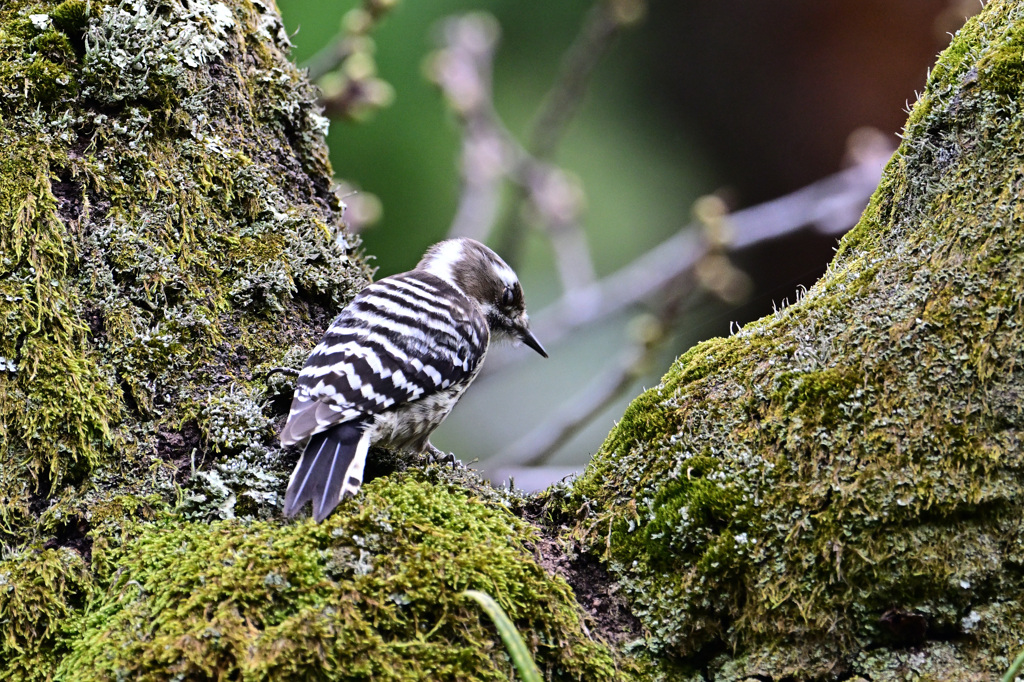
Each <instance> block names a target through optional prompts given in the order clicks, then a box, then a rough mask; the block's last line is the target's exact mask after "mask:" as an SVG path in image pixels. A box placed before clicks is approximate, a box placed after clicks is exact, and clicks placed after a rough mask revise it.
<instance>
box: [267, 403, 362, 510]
mask: <svg viewBox="0 0 1024 682" xmlns="http://www.w3.org/2000/svg"><path fill="white" fill-rule="evenodd" d="M369 449H370V438H369V435H368V434H367V433H366V424H363V423H355V424H352V423H346V424H338V425H337V426H335V427H333V428H330V429H328V430H326V431H321V432H320V433H315V434H313V435H312V436H310V438H309V442H308V443H306V449H305V450H303V451H302V457H301V458H300V459H299V463H298V464H297V465H296V466H295V471H294V472H293V473H292V477H291V479H289V481H288V492H287V493H285V496H284V515H285V516H295V514H296V512H298V511H299V509H301V508H302V505H304V504H305V503H306V500H312V502H313V518H315V519H316V522H317V523H320V522H321V521H323V520H324V519H326V518H327V515H328V514H330V513H331V512H332V511H333V510H334V508H335V507H337V506H338V503H339V502H341V498H342V497H344V496H345V494H349V495H355V494H356V493H357V492H359V486H361V485H362V483H363V465H364V464H366V452H367V450H369Z"/></svg>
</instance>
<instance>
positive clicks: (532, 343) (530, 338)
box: [517, 325, 548, 357]
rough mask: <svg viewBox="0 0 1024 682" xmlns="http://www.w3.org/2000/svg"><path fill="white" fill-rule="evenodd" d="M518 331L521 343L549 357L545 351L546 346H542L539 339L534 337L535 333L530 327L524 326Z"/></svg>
mask: <svg viewBox="0 0 1024 682" xmlns="http://www.w3.org/2000/svg"><path fill="white" fill-rule="evenodd" d="M517 331H518V332H519V340H520V341H522V342H523V343H525V344H526V345H527V346H529V347H530V348H532V349H534V350H535V351H537V352H538V353H540V354H541V355H543V356H544V357H547V356H548V352H547V351H546V350H544V346H542V345H540V341H538V340H537V337H536V336H534V335H533V332H531V331H530V328H529V327H527V326H526V325H523V326H522V327H520V328H519V329H518V330H517Z"/></svg>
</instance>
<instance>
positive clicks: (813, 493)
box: [0, 0, 1024, 680]
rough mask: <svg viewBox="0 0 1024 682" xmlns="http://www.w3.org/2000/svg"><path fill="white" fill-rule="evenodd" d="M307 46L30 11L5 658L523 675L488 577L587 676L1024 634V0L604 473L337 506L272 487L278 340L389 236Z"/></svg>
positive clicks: (985, 35)
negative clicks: (328, 120) (864, 201)
mask: <svg viewBox="0 0 1024 682" xmlns="http://www.w3.org/2000/svg"><path fill="white" fill-rule="evenodd" d="M286 54H287V40H286V38H285V37H284V35H283V32H282V28H281V24H280V20H279V18H278V16H277V14H276V8H275V7H274V6H273V3H272V2H270V1H269V0H221V1H219V2H214V1H210V0H187V1H186V0H125V1H123V2H101V1H99V0H91V1H89V2H87V1H86V0H67V1H66V2H62V3H57V2H55V1H49V2H48V1H45V0H36V1H30V0H16V1H13V2H5V3H3V4H2V5H0V144H2V149H0V678H2V679H13V680H48V679H61V680H105V679H140V678H141V679H172V678H173V679H213V678H216V679H241V678H245V679H288V678H292V679H424V680H432V679H467V680H477V679H480V680H488V679H491V680H505V679H508V678H509V676H510V674H511V667H510V664H509V662H508V659H507V657H506V655H505V653H504V651H503V649H502V647H501V645H500V640H499V639H498V637H497V635H496V633H495V631H494V629H493V627H492V626H491V624H490V623H489V622H488V621H487V620H486V618H485V617H483V616H482V614H481V613H480V612H479V611H478V610H477V608H476V607H475V605H474V604H473V603H472V602H469V601H466V600H464V599H462V598H461V597H460V593H461V592H462V591H463V590H465V589H469V588H472V589H478V590H481V591H484V592H487V593H489V594H490V595H492V596H493V597H495V599H497V601H498V602H499V603H500V604H501V605H502V606H503V607H504V608H505V610H506V611H507V612H508V613H509V615H510V616H511V617H512V619H513V621H514V622H515V624H516V625H517V627H518V628H519V629H520V631H521V632H522V633H523V634H524V635H525V637H526V640H527V643H528V645H529V646H530V648H531V650H532V651H533V652H534V654H535V656H536V658H537V659H538V662H539V663H540V666H541V668H542V669H543V670H544V672H545V674H546V676H547V677H548V678H550V679H559V680H570V679H572V680H608V679H657V678H660V679H669V680H675V679H688V678H690V679H695V680H696V679H716V680H727V679H743V678H746V677H748V676H759V677H758V678H757V679H774V680H780V679H787V678H796V679H822V680H825V679H855V678H864V679H871V680H882V679H908V678H914V677H920V678H923V679H958V680H959V679H971V678H976V679H991V678H992V677H993V676H995V675H997V674H999V673H1001V672H1002V671H1003V670H1005V668H1006V666H1007V665H1008V664H1009V661H1010V659H1011V658H1012V657H1013V656H1014V655H1015V654H1016V653H1017V652H1018V651H1020V650H1021V649H1024V451H1022V444H1021V429H1022V426H1024V405H1022V400H1024V389H1022V386H1024V377H1022V372H1024V369H1022V368H1024V309H1022V305H1021V294H1022V291H1024V247H1022V246H1021V244H1024V202H1022V200H1021V192H1022V190H1024V151H1022V150H1024V113H1021V111H1020V103H1021V101H1022V100H1024V7H1022V6H1021V5H1020V4H1019V3H1014V2H1009V1H1006V0H1003V1H996V2H992V3H990V4H989V5H988V6H987V7H986V8H985V10H984V11H983V12H982V14H981V15H979V16H978V17H976V18H974V19H972V20H971V21H970V22H969V23H968V25H967V26H966V27H965V28H964V29H963V30H962V31H961V32H960V33H959V34H958V36H957V38H956V39H955V40H954V43H953V45H952V46H951V48H950V49H949V50H947V51H946V52H945V53H944V54H943V56H942V57H941V58H940V61H939V64H938V66H937V67H936V68H935V69H934V71H933V73H932V75H931V78H930V80H929V83H928V87H927V89H926V92H925V94H924V95H923V96H922V99H921V101H920V102H918V104H917V105H916V107H915V109H914V110H913V113H912V115H911V119H910V122H909V123H908V126H907V130H906V134H905V137H904V143H903V145H902V146H901V147H900V149H899V151H898V152H897V153H896V155H895V156H894V159H893V161H892V163H891V164H890V165H889V168H888V170H887V172H886V174H885V177H884V179H883V182H882V185H881V187H880V188H879V191H878V193H877V194H876V196H875V198H874V200H873V201H872V203H871V206H870V207H869V208H868V210H867V212H866V213H865V216H864V218H863V220H862V221H861V223H860V224H859V225H858V227H857V228H856V229H855V230H854V231H853V233H851V234H850V235H848V236H847V237H846V238H845V239H844V241H843V243H842V248H841V249H840V253H839V254H838V255H837V257H836V260H835V262H834V263H833V265H832V266H831V268H830V270H829V272H828V274H827V275H826V276H825V277H824V278H823V279H822V281H821V282H820V283H819V284H818V285H816V286H815V287H814V288H813V289H812V290H811V291H809V292H808V293H807V295H806V296H804V297H803V298H802V300H800V301H799V302H798V303H796V304H794V305H793V306H791V307H789V308H787V309H785V310H783V311H781V312H780V313H778V314H776V315H774V316H772V317H770V318H767V319H765V320H762V321H760V322H758V323H755V324H752V325H749V326H748V327H746V328H745V329H744V330H743V331H742V332H740V333H739V334H737V335H735V336H733V337H731V338H729V339H718V340H713V341H710V342H707V343H704V344H701V345H700V346H698V347H696V348H694V349H693V350H692V351H690V352H689V353H687V354H686V355H684V356H683V357H682V358H680V359H679V360H678V362H677V363H675V365H674V366H673V367H672V369H671V370H670V371H669V373H668V374H667V375H666V377H665V379H664V381H663V382H662V384H661V385H660V386H658V387H656V388H655V389H653V390H651V391H649V392H648V393H646V394H644V395H643V396H641V397H640V398H638V399H637V401H636V402H635V403H634V404H633V405H632V406H631V407H630V409H629V410H628V412H627V413H626V415H625V416H624V417H623V419H622V421H621V423H620V424H619V425H618V426H617V427H616V429H615V430H614V431H613V433H612V434H611V435H610V437H609V439H608V441H607V443H606V444H605V446H604V447H603V449H602V451H601V452H600V453H599V455H598V456H597V457H596V459H595V461H594V463H593V464H592V465H591V466H590V467H589V468H588V470H587V471H586V473H585V474H584V475H583V476H582V477H581V478H580V479H579V480H578V481H577V482H576V483H575V484H573V485H572V486H570V487H562V488H558V489H555V490H552V491H549V492H548V493H546V494H544V495H541V496H538V497H537V498H536V499H532V500H523V499H520V498H517V497H515V496H512V495H509V494H505V493H502V492H499V491H495V490H492V489H490V488H488V487H487V486H485V485H482V484H480V483H479V481H477V480H476V479H474V478H473V476H472V475H471V474H469V473H466V472H463V471H457V470H456V471H452V470H449V469H446V468H438V467H430V468H427V469H425V470H423V469H420V468H418V467H413V468H411V469H408V470H405V471H396V472H393V473H391V474H390V475H387V476H382V477H378V478H376V479H374V480H371V481H369V482H368V483H367V485H366V486H365V487H364V491H363V492H362V493H361V494H360V496H359V497H358V498H356V499H355V500H352V501H349V502H346V503H345V504H343V505H342V506H341V507H340V508H339V510H338V511H337V512H336V513H335V514H333V515H332V516H331V517H330V518H329V519H328V520H327V521H326V522H325V523H324V524H321V525H315V524H313V523H311V522H310V521H308V520H305V521H297V522H284V521H282V520H281V519H280V518H279V517H278V511H277V505H278V496H279V495H280V493H281V492H282V490H283V487H284V485H285V482H286V478H287V473H288V470H289V468H290V466H291V464H292V463H293V462H294V453H292V454H288V453H282V452H281V451H280V450H279V448H278V447H277V444H276V429H277V427H278V426H279V423H280V417H281V412H282V410H283V409H284V408H285V407H286V405H287V402H288V389H287V384H288V382H287V381H285V380H283V379H282V378H281V377H280V376H274V377H273V378H270V377H268V376H267V371H268V370H269V369H270V368H271V367H274V366H279V365H285V366H293V367H294V366H296V365H298V364H300V363H301V362H302V360H303V358H304V357H305V354H306V352H307V351H308V349H309V348H310V347H311V346H312V344H313V343H314V341H315V339H316V338H317V337H318V336H319V334H320V333H321V332H322V330H323V328H324V327H325V326H326V324H327V322H328V321H329V319H330V317H331V316H332V315H333V314H334V312H335V311H336V309H337V307H338V306H339V305H341V304H342V303H343V302H344V301H345V300H347V298H348V297H349V296H350V295H351V293H352V292H353V291H354V290H355V289H356V288H357V287H358V286H360V285H361V284H362V283H363V282H365V281H366V278H367V276H368V270H367V268H366V266H365V263H364V262H363V261H362V259H361V258H360V257H359V255H358V253H357V252H356V251H355V249H357V247H358V244H357V243H356V242H355V241H354V240H353V239H352V238H351V237H349V236H347V235H346V234H345V233H344V230H343V225H342V222H341V215H340V207H339V204H338V202H337V200H336V199H335V198H334V196H333V194H332V192H331V188H330V171H329V168H328V165H327V162H326V160H325V158H326V157H325V154H324V149H323V145H322V132H323V127H324V125H325V121H324V120H323V119H322V118H320V117H319V115H318V114H317V113H316V110H315V108H314V107H313V93H312V91H311V89H310V87H309V85H308V84H307V83H306V82H305V81H304V80H303V78H302V76H301V75H300V74H299V73H298V72H297V71H296V70H295V69H294V67H293V66H292V65H291V64H289V63H288V61H287V59H286ZM461 454H462V455H463V457H471V456H473V454H474V453H461ZM567 581H568V582H567ZM570 583H571V585H572V587H570Z"/></svg>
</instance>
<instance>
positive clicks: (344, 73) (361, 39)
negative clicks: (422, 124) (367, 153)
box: [305, 0, 398, 120]
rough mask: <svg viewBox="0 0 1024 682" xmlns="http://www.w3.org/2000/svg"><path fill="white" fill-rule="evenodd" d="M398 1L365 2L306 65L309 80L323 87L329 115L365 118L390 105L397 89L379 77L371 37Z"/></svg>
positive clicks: (374, 45) (322, 101) (342, 22)
mask: <svg viewBox="0 0 1024 682" xmlns="http://www.w3.org/2000/svg"><path fill="white" fill-rule="evenodd" d="M397 4H398V0H363V4H362V6H361V7H357V8H355V9H352V10H349V11H348V12H347V13H346V14H345V16H344V17H343V18H342V20H341V28H342V30H341V33H340V34H339V35H338V36H336V37H335V38H334V39H333V40H332V41H331V42H330V43H329V44H328V45H327V46H325V47H324V48H323V49H321V50H320V51H319V52H317V53H316V54H315V55H313V57H311V58H310V60H309V61H308V62H306V64H305V67H306V69H307V70H308V72H309V79H310V80H311V81H313V82H315V83H316V84H317V85H319V86H320V90H321V98H320V102H321V104H323V106H324V112H325V113H326V114H327V115H329V116H334V117H338V118H347V119H356V120H358V119H363V118H366V117H367V116H369V115H370V114H371V113H373V112H375V111H377V110H378V109H382V108H384V107H386V106H388V105H389V104H391V102H392V100H393V99H394V90H393V89H392V87H391V85H390V84H389V83H387V82H385V81H384V80H381V79H380V78H377V64H376V61H375V60H374V58H373V53H374V50H375V49H376V44H375V43H374V41H373V39H372V38H371V37H370V34H371V33H372V32H373V30H374V29H376V28H377V27H378V26H379V25H380V23H381V21H382V20H383V19H384V17H386V16H387V14H388V13H389V12H390V11H391V10H392V9H394V7H395V5H397Z"/></svg>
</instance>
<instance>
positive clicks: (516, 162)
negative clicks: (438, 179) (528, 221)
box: [429, 0, 646, 290]
mask: <svg viewBox="0 0 1024 682" xmlns="http://www.w3.org/2000/svg"><path fill="white" fill-rule="evenodd" d="M645 9H646V2H645V0H603V1H602V2H598V3H597V4H596V5H594V7H593V8H592V9H591V11H590V12H589V13H588V14H587V20H586V21H585V22H584V25H583V27H582V29H581V31H580V34H579V35H578V36H577V38H576V40H575V41H574V42H573V45H572V46H571V47H570V49H569V51H568V54H567V56H566V58H565V60H564V61H563V64H562V69H561V71H560V73H559V78H558V80H557V81H556V83H555V84H554V85H553V86H552V88H551V90H550V91H549V92H548V94H547V95H546V96H545V98H544V103H543V105H542V106H541V111H540V113H539V115H538V117H537V122H536V124H535V125H534V129H533V133H532V134H531V135H530V139H531V145H530V146H531V149H526V148H524V147H523V146H522V145H521V144H519V142H518V141H517V140H516V139H515V138H514V137H513V136H512V135H511V134H510V133H509V131H508V129H507V128H506V127H505V125H504V124H503V123H502V122H501V120H500V119H499V117H498V116H497V114H496V113H495V111H494V107H493V104H492V102H493V97H492V88H491V84H492V73H493V62H494V51H495V48H496V46H497V42H498V36H499V30H498V25H497V22H495V21H494V19H493V17H491V16H490V15H487V14H483V13H474V14H467V15H463V16H458V17H452V18H449V19H448V20H446V21H445V22H444V23H443V25H442V30H441V42H442V46H441V48H440V49H439V50H438V52H437V53H436V54H435V55H434V57H433V59H432V60H431V62H430V68H429V73H430V76H431V78H432V80H433V81H434V82H435V83H436V84H437V85H438V86H439V87H440V89H441V91H442V93H443V94H444V95H445V97H446V99H447V100H448V102H449V105H450V106H451V107H452V109H453V110H454V111H455V113H456V114H457V115H458V116H459V119H460V121H461V122H462V125H463V136H462V192H461V194H460V200H459V207H458V210H457V212H456V215H455V219H454V220H453V222H452V226H451V229H450V230H449V234H450V235H452V236H455V235H460V236H470V237H473V238H475V239H480V240H485V239H486V238H487V237H488V236H489V235H490V233H491V232H492V231H493V230H494V228H495V224H496V222H497V219H498V213H499V209H500V196H501V187H502V184H503V183H504V182H505V181H506V180H508V181H511V182H512V183H514V184H515V185H516V186H517V187H518V192H517V194H516V198H515V199H514V200H513V202H512V206H511V207H510V208H509V211H510V215H514V216H516V218H515V219H514V220H513V222H515V225H519V223H518V218H519V217H520V213H521V212H520V205H521V204H522V202H523V201H524V200H526V201H528V205H529V208H530V212H531V213H532V214H533V216H534V218H535V219H536V221H537V222H538V223H539V224H540V225H542V226H543V228H544V229H545V231H546V232H547V234H548V236H549V238H550V240H551V244H552V247H553V248H554V250H555V256H556V262H557V264H558V269H559V274H560V276H561V278H562V283H563V286H564V287H565V288H566V289H568V290H573V289H576V288H579V287H582V286H586V285H589V284H590V283H591V282H592V281H593V277H594V272H593V265H592V261H591V258H590V250H589V247H588V245H587V241H586V235H585V234H584V231H583V229H582V226H581V223H580V216H581V215H582V213H583V203H584V201H583V191H582V188H581V187H580V183H579V181H578V180H576V178H575V177H573V176H572V175H570V174H569V173H566V172H565V171H564V170H562V169H561V168H558V167H556V166H554V165H553V164H550V163H548V162H547V160H546V159H547V158H549V157H550V156H552V155H553V153H554V150H555V147H556V146H557V144H558V142H560V140H561V138H562V135H563V132H564V130H565V127H566V125H567V124H568V122H569V121H570V120H571V118H572V117H573V115H575V113H576V111H577V110H578V108H579V105H580V103H581V102H582V99H583V96H584V94H585V93H586V89H587V86H588V85H589V83H590V80H591V77H592V75H593V72H594V68H595V67H596V65H597V63H598V61H599V60H600V58H601V57H602V56H603V55H604V54H605V52H606V51H607V50H608V48H609V46H610V45H611V43H612V41H613V39H614V37H615V36H616V35H618V33H619V31H620V30H621V29H622V27H624V26H626V25H628V24H631V23H635V22H637V21H638V20H639V19H640V18H641V17H642V16H643V14H644V11H645ZM522 232H523V229H522V228H521V227H517V226H512V227H509V228H508V229H507V230H506V231H505V235H504V237H505V240H506V243H505V244H504V245H503V248H501V249H500V250H501V251H502V253H503V254H504V255H505V258H506V260H508V261H509V263H510V264H511V265H512V266H513V267H515V263H516V260H517V257H516V256H517V254H518V252H519V251H520V248H521V242H522V237H523V234H522Z"/></svg>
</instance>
